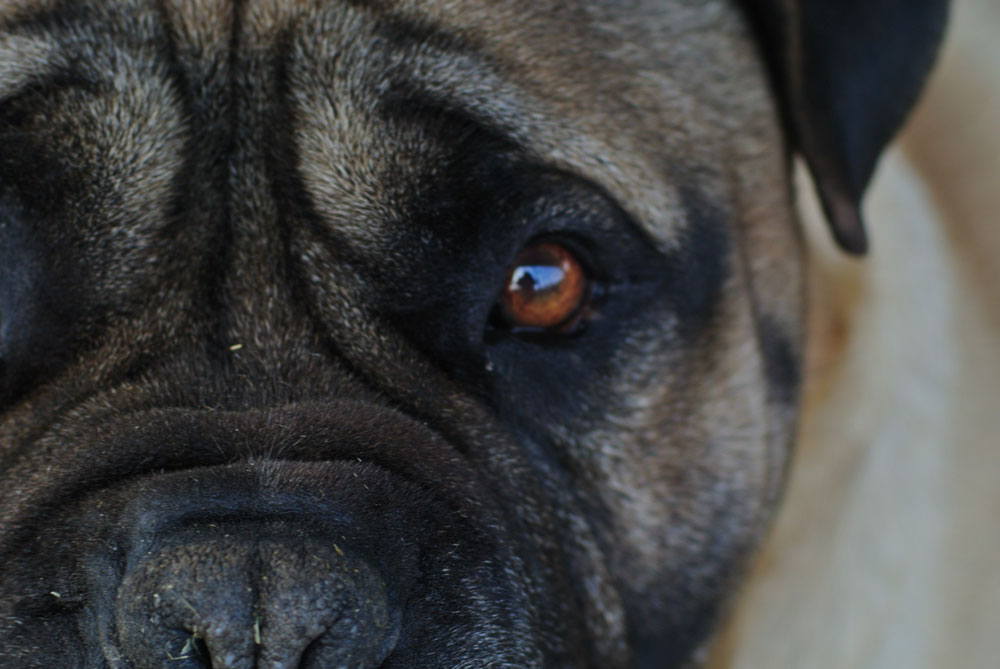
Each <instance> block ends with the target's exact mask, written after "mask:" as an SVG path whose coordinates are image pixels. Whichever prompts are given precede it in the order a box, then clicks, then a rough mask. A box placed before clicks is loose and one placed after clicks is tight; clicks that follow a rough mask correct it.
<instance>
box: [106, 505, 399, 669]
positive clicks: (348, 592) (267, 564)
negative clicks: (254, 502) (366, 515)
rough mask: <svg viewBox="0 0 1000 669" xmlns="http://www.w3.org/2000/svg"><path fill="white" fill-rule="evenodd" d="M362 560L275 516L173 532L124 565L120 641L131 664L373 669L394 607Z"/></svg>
mask: <svg viewBox="0 0 1000 669" xmlns="http://www.w3.org/2000/svg"><path fill="white" fill-rule="evenodd" d="M390 600H391V597H390V594H389V593H388V591H387V586H386V583H385V582H384V580H383V579H382V578H381V577H380V575H379V574H378V572H377V570H376V569H373V568H372V567H371V566H370V565H369V563H368V562H367V561H366V560H364V559H362V558H360V557H358V556H356V555H354V554H352V552H351V549H350V547H349V546H343V547H342V546H340V545H338V544H337V543H336V541H334V540H333V538H330V537H324V536H316V535H312V534H310V531H309V529H308V528H304V527H300V526H296V525H295V524H287V523H285V522H283V521H270V522H266V523H250V524H237V523H224V524H222V525H220V524H216V523H205V524H202V525H199V526H188V527H186V528H184V530H183V531H178V532H174V533H173V534H171V535H170V536H169V537H168V538H167V539H166V540H164V541H160V542H158V545H157V547H156V548H154V549H152V550H151V551H150V552H149V553H147V554H146V555H145V556H143V557H141V558H140V559H138V560H137V561H136V563H135V564H134V565H132V566H131V567H130V568H127V571H126V574H125V577H124V579H123V581H122V583H121V587H120V588H119V592H118V601H117V606H116V613H115V617H116V623H117V627H118V635H119V642H120V648H121V649H122V651H123V652H124V653H125V655H126V656H127V658H128V659H129V661H130V662H131V665H132V666H134V667H135V668H136V669H146V668H149V669H152V668H154V667H155V668H160V667H172V668H176V669H196V668H205V667H211V668H212V669H292V668H303V669H319V668H321V667H322V668H326V667H359V668H362V667H378V666H379V665H380V664H381V663H382V660H384V659H385V657H386V656H387V655H388V654H389V653H390V652H391V651H392V648H393V646H394V645H395V642H396V639H397V637H398V634H399V617H400V616H399V614H398V610H397V607H393V606H391V604H390Z"/></svg>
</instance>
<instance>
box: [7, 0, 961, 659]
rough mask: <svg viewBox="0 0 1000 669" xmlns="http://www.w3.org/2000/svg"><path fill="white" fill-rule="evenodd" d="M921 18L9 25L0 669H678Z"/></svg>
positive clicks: (725, 558) (750, 10)
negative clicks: (809, 178)
mask: <svg viewBox="0 0 1000 669" xmlns="http://www.w3.org/2000/svg"><path fill="white" fill-rule="evenodd" d="M943 4H944V2H943V1H936V0H913V1H907V2H903V1H902V0H880V1H875V0H872V1H868V2H862V1H860V0H858V1H853V0H852V1H850V2H842V3H833V2H823V1H821V0H798V1H795V0H787V1H785V0H782V1H779V0H753V1H746V2H736V1H734V0H635V1H629V2H618V1H615V2H612V1H605V0H581V1H579V2H564V1H561V0H551V1H550V0H544V1H542V0H530V1H529V0H524V1H521V0H509V1H501V0H492V1H490V0H400V1H398V2H396V1H394V0H298V1H280V0H246V1H236V2H229V1H223V0H219V1H215V0H159V1H154V0H128V1H124V0H122V1H114V2H112V1H110V0H79V1H76V0H74V1H68V0H67V1H63V0H5V1H4V2H3V3H2V4H0V268H2V270H0V356H2V370H0V404H2V414H0V565H2V566H0V666H2V667H4V668H5V669H15V668H22V667H45V668H47V669H52V668H59V669H66V668H75V667H81V668H83V667H86V668H95V669H146V668H152V667H157V668H159V667H171V668H175V669H194V668H198V667H203V668H208V667H211V668H213V669H223V668H224V669H250V668H259V669H279V668H291V667H303V668H308V669H321V668H338V667H350V668H355V667H385V668H388V669H404V668H412V667H469V668H473V667H474V668H481V667H567V668H577V667H651V668H666V667H676V666H688V665H689V664H692V663H697V657H698V654H699V653H698V650H699V648H701V647H703V645H704V643H705V642H706V639H708V638H709V635H710V632H711V630H712V627H713V623H714V621H715V620H716V618H717V614H718V612H719V610H720V607H721V606H722V605H723V603H724V602H725V600H726V596H727V594H729V593H731V592H732V591H733V589H734V587H735V585H736V584H737V582H738V579H739V577H740V574H741V571H742V569H743V566H744V565H745V563H746V561H747V558H748V556H749V555H750V554H751V552H752V550H753V548H754V546H755V545H756V544H757V543H758V540H759V539H760V537H761V535H762V533H763V532H764V530H765V528H766V527H767V524H768V519H769V517H770V515H771V512H772V509H773V507H774V505H775V503H776V501H777V499H778V497H779V495H780V491H781V488H782V480H783V472H784V471H785V468H786V463H787V461H788V458H789V452H790V443H791V438H792V432H793V426H794V424H795V416H796V410H797V396H798V387H799V381H800V367H801V365H800V360H801V358H802V349H803V327H802V314H803V299H802V296H803V290H802V285H803V270H804V263H803V256H804V252H803V245H802V243H801V240H800V237H799V233H798V231H797V223H796V218H795V215H794V213H793V206H792V202H793V194H792V192H791V187H790V182H789V168H790V163H791V157H792V156H793V154H796V153H798V154H800V155H802V156H804V157H805V158H806V160H807V161H808V163H809V165H810V166H811V168H812V171H813V174H814V176H815V179H816V183H817V185H818V188H819V191H820V193H821V196H822V199H823V201H824V203H825V206H826V212H827V216H828V218H829V221H830V223H831V226H832V230H833V232H834V234H835V236H836V238H837V239H838V240H839V241H840V243H841V245H842V246H843V247H844V248H845V249H847V250H848V251H853V252H861V251H863V250H864V246H865V237H864V233H863V227H862V223H861V220H860V217H859V215H858V202H859V200H860V198H861V195H862V192H863V190H864V187H865V184H866V182H867V181H868V178H869V176H870V175H871V172H872V169H873V166H874V164H875V161H876V159H877V156H878V154H879V152H880V150H881V149H882V147H883V146H884V145H885V144H886V142H888V141H889V139H890V136H891V135H892V133H893V132H894V130H895V129H896V127H897V126H898V125H899V123H900V122H901V121H902V119H903V116H904V114H905V112H906V110H907V108H908V107H909V106H910V104H911V103H912V101H913V99H914V98H915V96H916V94H917V91H918V89H919V87H920V83H921V81H922V79H923V76H924V74H925V71H926V70H927V69H928V67H929V65H930V63H931V60H932V56H933V52H934V50H935V44H936V42H937V38H938V35H939V33H940V29H941V24H942V22H943V14H944V9H943Z"/></svg>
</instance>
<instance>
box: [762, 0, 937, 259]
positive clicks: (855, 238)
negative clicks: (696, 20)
mask: <svg viewBox="0 0 1000 669" xmlns="http://www.w3.org/2000/svg"><path fill="white" fill-rule="evenodd" d="M744 4H745V5H746V7H747V9H748V12H749V16H750V19H751V22H752V23H753V24H754V26H755V28H756V30H757V32H758V35H759V37H760V40H761V43H762V45H763V50H764V55H765V58H766V59H767V61H768V65H769V66H770V69H771V75H772V78H773V81H774V85H775V88H776V90H777V93H778V96H779V98H780V99H781V103H782V105H783V111H784V116H785V122H786V125H787V126H788V128H789V130H790V132H791V136H792V139H793V141H794V142H795V145H796V148H797V150H798V151H799V152H800V153H801V154H802V155H803V157H805V159H806V162H807V163H808V164H809V169H810V170H811V171H812V175H813V178H814V180H815V181H816V185H817V188H818V190H819V195H820V199H821V201H822V203H823V208H824V211H825V213H826V217H827V220H828V221H829V223H830V226H831V228H832V231H833V236H834V238H835V239H836V240H837V243H838V244H840V246H841V247H842V248H843V249H844V250H846V251H848V252H850V253H855V254H859V255H860V254H863V253H865V251H866V250H867V248H868V240H867V237H866V235H865V230H864V225H863V222H862V220H861V211H860V209H861V198H862V196H863V195H864V191H865V187H866V186H867V185H868V181H869V179H870V178H871V176H872V172H873V171H874V170H875V164H876V162H877V161H878V157H879V155H880V154H881V152H882V149H883V148H884V147H885V145H886V144H888V143H889V141H890V140H891V139H892V136H893V134H894V133H895V132H896V130H897V129H898V128H899V126H900V125H901V124H902V122H903V119H904V117H905V116H906V113H907V111H908V110H909V108H910V107H911V106H912V105H913V103H914V102H915V100H916V97H917V94H918V93H919V92H920V89H921V87H922V84H923V81H924V77H925V76H926V74H927V72H928V70H929V69H930V67H931V64H932V63H933V60H934V56H935V54H936V52H937V45H938V42H939V41H940V38H941V33H942V32H943V29H944V24H945V19H946V15H947V5H948V2H947V0H744Z"/></svg>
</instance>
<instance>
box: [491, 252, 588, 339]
mask: <svg viewBox="0 0 1000 669" xmlns="http://www.w3.org/2000/svg"><path fill="white" fill-rule="evenodd" d="M589 298H590V279H589V277H588V276H587V272H586V270H584V268H583V266H582V265H581V264H580V261H579V260H577V258H576V256H575V255H574V254H573V253H572V252H571V251H570V250H569V249H567V248H566V247H565V246H563V245H561V244H557V243H555V242H538V243H536V244H532V245H531V246H528V247H527V248H525V249H524V250H523V251H521V252H520V253H519V254H518V256H517V258H516V259H515V260H514V264H513V265H512V266H511V269H510V272H509V273H508V274H507V283H506V285H505V286H504V289H503V293H501V295H500V308H501V312H502V314H503V316H504V318H505V319H506V321H507V323H508V324H509V325H510V326H511V327H512V328H514V329H531V330H549V331H555V332H566V331H568V330H570V329H571V328H572V327H573V326H574V325H576V324H577V323H578V322H579V318H580V316H581V315H583V312H584V311H585V307H586V306H587V302H588V300H589Z"/></svg>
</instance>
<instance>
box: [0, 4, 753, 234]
mask: <svg viewBox="0 0 1000 669" xmlns="http://www.w3.org/2000/svg"><path fill="white" fill-rule="evenodd" d="M756 61H757V59H756V57H755V54H754V50H753V46H752V43H751V41H750V40H749V38H748V36H747V31H746V28H745V26H744V24H743V21H742V20H741V17H740V15H739V13H738V11H736V9H735V7H733V6H732V4H731V3H730V2H727V1H726V0H707V1H699V2H687V1H681V0H672V1H667V0H657V1H656V2H630V3H614V2H590V3H584V2H581V3H565V2H556V1H552V2H542V1H538V0H531V1H530V2H528V1H523V2H521V1H510V2H484V1H481V0H468V1H462V0H451V1H440V2H439V1H426V0H420V1H413V2H398V3H394V2H389V1H383V0H373V1H372V2H365V1H339V0H338V1H330V2H318V1H317V2H307V1H300V2H285V1H280V0H259V1H250V2H246V3H235V4H233V3H229V2H211V1H204V2H194V1H192V0H187V1H183V0H175V1H172V2H171V1H164V2H159V3H153V2H142V1H134V2H41V1H39V2H32V1H30V0H15V1H14V2H7V3H5V5H4V9H0V100H4V101H6V100H9V99H11V98H16V97H17V96H19V95H21V94H23V93H24V92H25V91H29V92H30V91H38V90H53V91H56V90H60V89H62V88H76V89H81V90H88V92H89V94H92V95H96V96H100V95H104V96H106V97H108V98H111V99H113V101H111V102H108V103H106V104H104V105H103V106H100V109H101V110H103V113H105V114H106V115H107V116H108V117H109V118H115V117H116V116H118V117H127V116H129V115H143V114H146V115H152V116H156V117H157V119H159V120H160V126H162V127H155V124H154V127H145V126H143V127H144V130H143V132H147V133H149V132H151V133H156V132H160V133H170V132H174V128H173V125H172V123H171V122H169V119H171V118H172V119H173V120H175V121H176V122H177V124H179V125H181V126H182V125H183V123H184V121H185V120H186V119H189V117H191V116H192V110H191V107H197V106H198V105H202V106H206V105H207V106H211V105H216V106H220V107H225V106H226V105H230V104H236V103H235V102H233V100H232V98H230V97H225V96H223V97H225V99H223V97H219V96H216V97H215V98H211V97H209V96H207V92H210V91H211V90H212V87H213V81H214V82H215V85H216V87H225V86H228V87H229V92H230V93H232V92H233V91H240V94H241V95H243V96H244V97H249V98H251V99H253V98H255V97H256V109H257V110H258V111H260V110H267V114H262V115H259V116H258V117H257V118H255V117H254V112H253V105H250V112H248V113H247V114H246V115H244V116H243V117H240V116H239V115H234V116H233V117H232V119H231V120H233V121H237V122H240V121H242V122H244V123H253V122H257V123H274V122H276V121H277V122H281V123H282V124H283V125H287V126H289V127H291V128H293V130H294V132H293V135H294V140H295V141H296V142H297V146H298V158H297V160H298V161H299V167H300V168H301V169H302V172H303V173H304V174H307V175H314V176H313V180H312V182H311V183H308V184H307V185H308V186H309V187H310V188H311V189H312V190H313V192H314V193H315V197H316V198H317V199H318V200H319V204H320V205H321V206H323V205H327V206H331V207H332V206H343V201H344V197H345V196H346V195H351V194H354V195H357V194H358V193H364V192H365V191H366V189H370V190H372V191H376V190H378V191H380V192H383V193H384V191H385V183H386V178H385V175H386V173H387V172H391V171H393V170H397V171H398V170H399V168H400V167H401V164H404V165H405V164H408V163H419V164H422V165H423V166H424V168H425V169H426V163H427V162H428V161H433V160H434V159H435V156H434V155H426V154H428V153H430V154H433V149H432V148H430V147H434V146H435V143H436V142H437V143H439V139H440V135H441V134H442V133H441V132H437V131H440V130H442V126H447V125H448V124H449V123H451V124H452V127H453V130H454V127H456V126H457V127H459V128H461V131H460V132H455V131H453V132H451V134H452V135H453V136H456V135H462V133H463V132H465V133H466V135H469V136H472V135H479V136H486V135H489V136H490V137H494V138H501V140H502V141H503V142H505V143H507V144H509V145H510V146H514V147H517V150H518V151H519V152H520V153H522V154H523V155H525V156H529V157H530V158H531V159H532V160H535V161H539V162H541V163H544V164H546V165H549V166H552V167H556V168H560V169H566V170H568V171H571V172H573V173H576V174H579V175H581V176H583V177H585V178H588V179H590V180H592V181H593V182H595V183H598V184H600V185H601V186H602V187H603V188H604V189H606V190H607V191H608V192H609V194H610V195H612V196H613V197H614V198H615V199H616V200H617V201H619V202H620V203H621V204H622V206H623V207H624V208H625V209H626V210H627V211H629V213H630V214H632V215H633V216H634V217H635V219H636V220H637V221H639V222H641V223H642V224H644V225H645V226H647V227H648V228H649V230H650V231H651V233H652V236H653V237H654V238H655V239H658V240H659V241H660V242H661V243H662V244H664V245H666V246H669V245H670V244H671V239H672V236H673V226H672V224H671V221H673V220H678V219H680V218H681V217H682V213H681V198H680V196H679V193H678V191H679V189H680V188H681V186H682V184H685V183H689V182H691V181H692V180H698V181H699V182H700V187H701V188H702V189H720V190H724V189H725V188H726V187H727V186H726V184H727V175H726V174H725V171H726V169H727V164H729V163H730V162H731V161H732V160H733V159H734V158H735V156H733V155H731V154H732V152H733V151H734V150H739V151H742V152H743V153H744V154H747V155H751V154H753V153H754V152H755V151H757V148H755V147H752V146H751V147H749V148H748V144H752V142H753V140H752V138H753V137H754V136H755V135H757V136H759V135H761V134H763V135H767V133H766V132H765V133H755V124H766V123H767V122H768V121H767V119H768V118H769V111H770V107H769V105H770V102H769V100H768V98H767V87H766V85H765V84H764V81H763V77H762V75H761V73H760V70H759V65H758V63H757V62H756ZM222 82H225V84H224V85H223V83H222ZM254 89H258V90H254ZM203 94H206V95H204V97H203ZM185 97H187V98H188V102H187V105H188V107H187V108H185V105H184V99H185ZM81 106H85V105H80V104H77V105H76V106H75V107H74V106H73V105H70V106H65V105H64V107H63V109H64V112H63V113H65V114H66V115H67V116H72V115H78V114H79V113H80V111H81V109H80V107H81ZM152 107H155V109H152ZM273 108H277V112H275V109H273ZM734 108H735V109H738V110H739V113H736V114H734V113H733V109H734ZM229 112H231V110H229V109H228V108H227V107H226V108H220V109H219V111H218V113H219V114H224V113H229ZM44 113H45V115H46V118H47V119H50V118H52V115H56V116H58V115H59V113H60V108H59V107H58V105H57V106H55V107H47V108H46V109H45V111H44ZM89 113H92V114H96V113H98V112H97V111H94V110H93V109H91V110H90V112H89ZM164 119H168V120H164ZM732 119H739V122H738V123H735V122H734V121H733V120H732ZM118 120H121V118H119V119H118ZM126 120H128V119H126ZM456 121H457V123H456ZM92 125H94V126H100V125H101V124H100V123H94V124H92ZM122 125H123V126H136V125H137V124H136V123H135V121H134V120H129V122H127V123H122ZM138 125H143V124H138ZM146 125H148V124H146ZM435 126H437V127H435ZM387 127H391V128H392V130H390V131H387ZM140 139H141V141H138V140H136V141H130V142H129V146H130V147H131V149H132V150H134V151H135V150H137V149H136V147H145V148H146V149H151V148H154V147H152V146H150V145H151V144H156V143H157V142H156V141H155V139H153V138H150V137H148V136H144V137H142V138H140ZM453 139H454V137H453ZM458 139H459V140H460V139H462V138H461V137H458ZM109 151H113V149H109ZM347 166H350V167H347ZM331 174H332V175H334V177H335V178H327V177H329V175H331ZM316 175H320V176H316ZM322 175H326V177H323V176H322ZM321 177H322V178H321ZM709 195H715V196H717V197H714V198H713V199H716V200H719V201H726V200H731V199H732V198H727V197H726V193H723V192H720V193H710V194H709ZM324 200H328V202H324Z"/></svg>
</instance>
